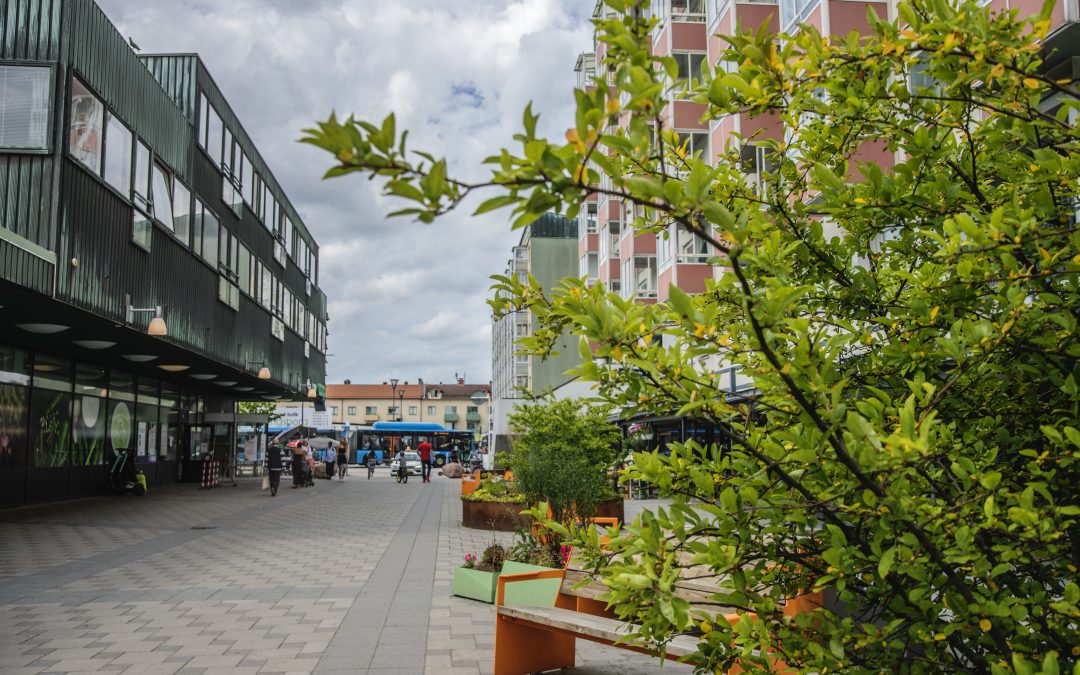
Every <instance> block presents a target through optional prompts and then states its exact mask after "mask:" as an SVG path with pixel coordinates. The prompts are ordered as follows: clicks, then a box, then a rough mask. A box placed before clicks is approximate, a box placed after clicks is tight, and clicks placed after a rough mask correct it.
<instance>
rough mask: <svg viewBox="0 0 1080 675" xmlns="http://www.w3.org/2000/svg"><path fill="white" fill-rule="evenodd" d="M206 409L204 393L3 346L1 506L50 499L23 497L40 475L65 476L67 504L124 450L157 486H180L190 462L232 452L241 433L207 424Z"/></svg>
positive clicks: (92, 485) (95, 481)
mask: <svg viewBox="0 0 1080 675" xmlns="http://www.w3.org/2000/svg"><path fill="white" fill-rule="evenodd" d="M225 403H226V402H225V401H223V402H222V404H223V405H224V404H225ZM204 409H205V400H204V398H203V397H202V396H201V395H199V394H198V393H197V392H195V391H188V390H185V389H181V388H180V387H177V386H175V385H171V384H168V383H163V382H161V381H159V380H156V379H153V378H147V377H136V376H134V375H132V374H130V373H125V372H123V371H116V370H109V369H107V368H104V367H102V366H98V365H94V364H89V363H82V362H75V361H72V360H69V359H63V358H59V357H54V356H51V355H48V354H41V353H34V352H31V351H29V350H23V349H18V348H15V347H11V346H7V345H2V344H0V492H2V493H5V494H0V505H11V504H16V503H20V502H22V501H24V500H29V501H34V500H36V499H38V498H40V497H39V496H38V495H35V494H31V493H30V492H24V491H23V488H24V486H25V487H26V490H30V489H31V488H30V486H31V485H32V484H33V483H32V481H30V480H28V479H27V478H25V477H27V476H29V475H30V474H28V473H26V472H34V471H38V470H47V471H50V472H55V471H59V473H58V474H57V478H55V480H56V481H58V483H57V484H59V482H62V483H63V485H64V486H65V489H61V490H60V491H59V493H57V494H59V495H60V496H61V497H62V496H63V495H66V494H69V493H68V492H66V491H65V490H66V489H70V494H71V495H77V494H87V493H93V492H94V491H96V490H97V489H98V488H99V486H100V485H101V478H100V476H98V475H97V474H96V473H95V472H96V471H99V470H100V469H97V468H96V467H101V466H102V465H108V464H109V463H110V462H111V461H112V460H113V459H114V458H115V452H116V451H117V450H120V449H125V450H130V451H132V452H134V453H135V455H136V457H137V461H138V462H139V464H140V465H141V466H142V467H143V468H144V470H145V471H146V473H147V477H148V480H150V481H151V482H152V483H153V484H169V483H174V482H176V481H177V479H178V478H179V477H180V469H179V467H178V466H177V462H178V461H179V460H180V459H182V458H184V457H190V456H193V455H194V456H199V457H200V458H201V456H202V455H203V453H205V452H211V451H214V452H215V453H216V452H217V451H219V450H220V451H221V454H222V455H225V454H226V453H225V452H224V450H225V449H226V448H228V449H231V445H230V444H231V443H232V440H231V436H230V434H231V431H232V429H233V425H231V424H214V425H200V424H199V420H200V419H201V417H202V415H203V411H204ZM68 475H70V476H71V478H70V485H69V478H68ZM77 477H78V478H77ZM49 480H50V481H51V480H53V479H49ZM48 498H53V497H48Z"/></svg>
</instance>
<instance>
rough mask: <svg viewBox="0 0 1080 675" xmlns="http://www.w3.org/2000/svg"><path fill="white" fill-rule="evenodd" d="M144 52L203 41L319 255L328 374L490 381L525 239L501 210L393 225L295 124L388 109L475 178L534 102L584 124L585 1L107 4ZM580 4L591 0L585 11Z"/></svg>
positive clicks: (364, 189) (164, 0)
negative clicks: (513, 261)
mask: <svg viewBox="0 0 1080 675" xmlns="http://www.w3.org/2000/svg"><path fill="white" fill-rule="evenodd" d="M98 1H99V3H100V4H101V6H102V9H104V10H105V13H106V14H107V15H108V16H109V18H110V19H111V20H112V21H113V22H114V23H115V24H117V26H118V28H119V30H120V32H121V33H122V34H123V35H130V36H132V37H133V38H134V39H135V41H136V42H138V43H139V44H140V45H141V46H142V47H143V48H144V49H145V50H146V51H147V52H170V51H172V52H192V51H194V52H198V53H199V54H200V55H201V56H202V58H203V60H204V62H205V63H206V64H207V68H208V69H209V71H210V73H211V74H212V75H213V77H214V79H215V81H216V82H217V84H218V86H219V87H221V89H222V90H223V91H224V93H225V96H226V98H227V99H228V101H229V102H230V104H231V105H232V107H233V109H234V110H235V111H236V113H237V115H238V116H239V118H240V120H241V121H242V123H243V125H244V128H245V129H246V130H247V131H248V133H249V134H250V135H251V136H252V138H253V140H254V141H255V144H256V145H257V147H258V148H259V150H260V152H261V153H262V155H263V156H264V158H265V159H266V160H267V162H268V163H269V165H270V167H271V168H272V170H273V172H274V175H275V177H276V178H277V179H278V181H279V182H281V184H282V185H283V187H284V189H285V191H286V194H287V195H288V196H289V198H290V201H292V202H293V204H294V205H295V206H296V208H297V210H298V211H299V213H300V214H301V216H302V217H303V219H304V222H305V224H306V225H307V227H308V228H309V229H310V230H311V232H312V233H313V234H314V236H315V238H316V240H317V241H318V243H319V245H320V247H321V251H320V256H321V270H320V286H321V287H322V289H323V290H324V291H325V292H326V293H327V296H328V297H329V301H330V302H329V311H330V316H331V322H330V331H331V335H330V352H331V354H332V356H331V357H330V360H329V365H328V377H329V378H330V381H341V380H343V379H345V378H349V379H351V380H352V381H353V382H367V381H382V380H384V379H386V378H388V377H399V378H401V379H403V380H404V379H407V380H409V381H415V380H416V379H417V378H418V377H422V378H424V379H425V380H427V381H430V382H438V381H450V380H451V379H452V377H453V374H454V373H455V372H458V373H460V372H465V373H467V374H468V377H469V379H470V381H486V380H488V379H489V378H490V370H491V356H490V347H491V344H490V341H491V335H490V318H489V312H488V307H487V305H486V304H485V299H486V298H487V296H488V287H489V285H490V281H489V279H488V277H489V276H490V275H492V274H501V273H502V272H503V271H504V269H505V265H506V260H507V258H508V257H509V255H510V248H511V247H512V246H513V245H514V244H515V243H516V242H517V240H518V238H519V233H513V232H511V231H510V230H509V227H508V225H507V224H506V220H505V216H504V215H500V214H488V215H486V216H483V217H481V218H475V219H474V218H470V217H469V215H468V214H469V210H468V209H461V210H459V211H456V212H454V213H452V214H449V215H448V216H446V217H445V218H443V219H442V220H441V221H439V222H438V223H436V224H435V225H431V226H427V225H421V224H418V223H412V222H409V221H407V220H402V219H394V220H386V219H385V218H384V215H385V214H386V213H387V212H389V211H391V210H394V209H395V208H398V207H399V206H400V204H399V203H397V202H396V201H395V200H393V199H388V198H384V197H382V196H381V195H379V194H378V190H377V187H378V184H377V183H371V182H368V181H367V180H363V179H359V178H356V177H350V178H343V179H335V180H332V181H322V180H321V176H322V174H323V173H324V172H325V170H326V169H327V168H328V167H329V166H330V161H329V160H330V158H329V157H328V156H327V155H325V154H324V153H322V152H320V151H318V150H316V149H314V148H312V147H310V146H307V145H302V144H298V143H296V139H297V138H299V137H300V134H301V129H303V128H305V127H308V126H311V125H312V124H313V123H314V122H316V121H317V120H320V119H325V118H326V117H327V116H328V115H329V114H330V112H331V111H337V113H338V115H339V116H347V115H349V114H351V113H355V114H357V115H358V116H360V117H362V118H366V119H373V120H381V119H382V118H383V117H384V116H385V115H386V114H387V113H389V112H390V111H391V110H394V111H395V112H396V113H397V114H398V119H399V125H400V126H401V127H403V128H409V129H410V144H411V145H412V147H413V148H417V149H424V150H428V151H430V152H432V153H433V154H436V155H442V156H446V157H448V158H449V159H450V160H451V168H452V170H453V171H455V172H458V173H459V174H464V175H465V176H466V177H468V178H478V177H483V176H484V175H485V174H484V170H483V169H482V168H479V167H480V162H481V160H482V159H483V158H484V157H486V156H488V155H490V154H494V153H495V152H497V150H498V149H499V148H500V147H503V146H506V145H508V144H510V143H512V136H513V134H514V133H515V132H516V131H517V130H518V128H519V127H520V124H521V111H522V109H523V108H524V107H525V105H526V104H527V103H528V102H529V101H533V102H534V109H535V110H537V111H539V112H541V113H542V117H541V123H540V130H541V131H542V132H544V133H547V134H549V135H552V136H554V137H556V138H558V137H561V136H562V130H563V129H565V128H566V127H567V126H569V125H570V124H571V123H572V119H573V118H572V111H573V96H572V87H573V83H574V73H573V65H574V61H575V59H576V57H577V54H578V53H579V52H580V51H582V50H586V49H590V48H591V27H590V26H589V24H588V14H589V12H591V10H592V3H591V2H589V3H584V2H581V0H510V1H507V0H412V1H411V2H409V3H396V2H377V1H376V0H308V2H305V3H298V2H295V0H233V1H232V2H228V3H225V2H217V1H212V0H184V1H182V2H177V1H176V0H143V1H142V2H139V3H132V2H129V1H128V0H98ZM586 5H588V6H587V7H586Z"/></svg>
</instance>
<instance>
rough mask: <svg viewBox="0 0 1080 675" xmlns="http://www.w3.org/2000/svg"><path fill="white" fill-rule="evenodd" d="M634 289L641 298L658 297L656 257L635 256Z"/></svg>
mask: <svg viewBox="0 0 1080 675" xmlns="http://www.w3.org/2000/svg"><path fill="white" fill-rule="evenodd" d="M632 279H633V289H634V292H635V293H636V294H637V296H638V297H639V298H655V297H656V258H654V257H652V256H635V257H634V276H633V277H632Z"/></svg>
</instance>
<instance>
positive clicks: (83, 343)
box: [72, 340, 116, 349]
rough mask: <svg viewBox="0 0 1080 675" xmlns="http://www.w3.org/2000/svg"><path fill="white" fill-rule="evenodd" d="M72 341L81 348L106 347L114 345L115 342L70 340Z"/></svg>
mask: <svg viewBox="0 0 1080 675" xmlns="http://www.w3.org/2000/svg"><path fill="white" fill-rule="evenodd" d="M72 342H73V343H75V344H77V345H79V346H80V347H82V348H83V349H108V348H109V347H115V346H116V343H115V342H109V341H108V340H72Z"/></svg>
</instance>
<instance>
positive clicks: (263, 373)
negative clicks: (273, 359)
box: [247, 361, 270, 380]
mask: <svg viewBox="0 0 1080 675" xmlns="http://www.w3.org/2000/svg"><path fill="white" fill-rule="evenodd" d="M247 364H248V365H249V366H262V368H259V379H260V380H269V379H270V369H269V368H267V367H266V361H248V362H247Z"/></svg>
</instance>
